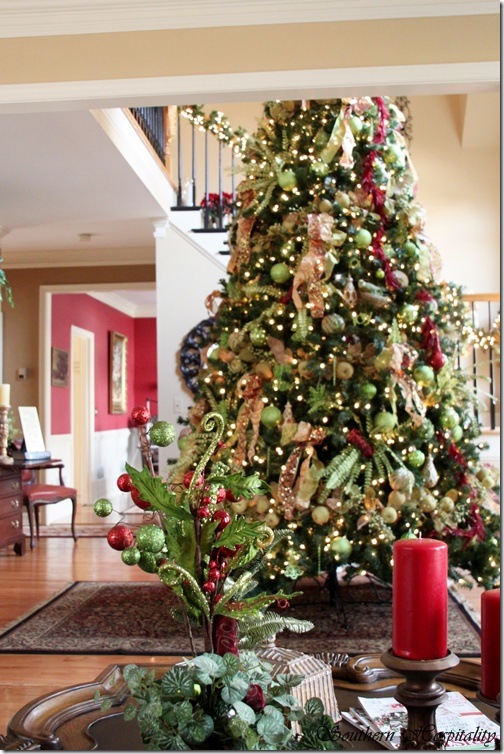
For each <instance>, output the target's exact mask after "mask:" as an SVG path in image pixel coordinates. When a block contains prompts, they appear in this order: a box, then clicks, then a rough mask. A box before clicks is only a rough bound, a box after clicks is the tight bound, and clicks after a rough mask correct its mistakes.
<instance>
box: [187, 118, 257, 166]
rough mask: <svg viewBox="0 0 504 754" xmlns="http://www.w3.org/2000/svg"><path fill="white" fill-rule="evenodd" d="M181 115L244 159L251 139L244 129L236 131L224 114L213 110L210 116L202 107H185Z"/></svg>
mask: <svg viewBox="0 0 504 754" xmlns="http://www.w3.org/2000/svg"><path fill="white" fill-rule="evenodd" d="M179 112H180V114H181V115H182V116H183V117H184V118H187V120H189V121H190V122H191V123H192V124H193V125H194V126H197V127H198V128H199V129H200V130H201V131H209V132H210V133H212V134H214V135H215V136H216V137H217V138H218V139H219V140H220V141H222V142H223V143H224V144H226V145H227V146H228V147H230V148H231V149H232V150H233V152H234V153H235V154H236V155H237V156H238V157H243V155H244V153H245V149H246V147H247V142H248V140H249V138H250V136H249V134H248V133H247V132H246V131H245V129H244V128H241V127H240V128H238V129H236V130H234V129H233V128H232V126H231V124H230V122H229V120H228V119H227V118H226V116H225V115H224V113H221V112H220V111H219V110H212V111H211V113H209V114H208V115H207V114H206V113H205V112H204V110H203V108H202V107H201V106H200V105H184V106H183V107H180V108H179Z"/></svg>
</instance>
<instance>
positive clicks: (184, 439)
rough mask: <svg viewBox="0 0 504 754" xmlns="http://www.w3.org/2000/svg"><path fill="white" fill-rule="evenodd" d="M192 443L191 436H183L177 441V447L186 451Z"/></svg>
mask: <svg viewBox="0 0 504 754" xmlns="http://www.w3.org/2000/svg"><path fill="white" fill-rule="evenodd" d="M190 442H191V440H190V439H189V435H182V436H181V437H179V439H178V440H177V447H178V449H179V450H185V449H186V448H187V446H188V445H189V444H190Z"/></svg>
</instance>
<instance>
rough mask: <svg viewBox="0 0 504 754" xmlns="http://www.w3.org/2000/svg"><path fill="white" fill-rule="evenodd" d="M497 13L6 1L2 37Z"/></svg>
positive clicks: (233, 1)
mask: <svg viewBox="0 0 504 754" xmlns="http://www.w3.org/2000/svg"><path fill="white" fill-rule="evenodd" d="M493 13H499V3H498V2H496V0H310V2H309V3H307V2H306V0H275V2H271V0H254V2H250V0H85V1H83V0H2V2H1V5H0V37H38V36H50V35H60V34H97V33H103V32H130V31H150V30H160V29H191V28H208V27H218V26H227V27H229V26H256V25H258V24H261V25H268V24H285V23H309V22H313V21H314V20H316V21H317V22H331V21H332V22H334V21H336V22H337V21H363V20H373V19H391V18H425V17H439V16H465V15H482V14H485V15H486V14H493Z"/></svg>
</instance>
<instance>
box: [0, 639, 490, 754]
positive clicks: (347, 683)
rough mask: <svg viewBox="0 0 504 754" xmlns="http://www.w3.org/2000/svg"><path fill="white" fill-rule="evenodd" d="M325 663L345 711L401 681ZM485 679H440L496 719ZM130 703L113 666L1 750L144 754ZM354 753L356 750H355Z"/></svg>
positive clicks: (375, 664) (52, 700) (461, 669)
mask: <svg viewBox="0 0 504 754" xmlns="http://www.w3.org/2000/svg"><path fill="white" fill-rule="evenodd" d="M321 656H322V655H321ZM322 658H323V659H324V657H323V656H322ZM325 659H326V661H328V662H329V663H330V665H331V667H332V671H333V678H334V686H335V692H336V698H337V700H338V705H339V708H340V710H346V709H348V708H349V707H351V706H355V705H356V704H357V697H358V696H370V697H372V696H391V695H393V693H394V688H395V686H396V684H397V683H398V681H399V679H398V678H397V676H395V675H394V674H393V672H392V671H390V670H389V669H387V668H385V667H384V666H383V665H382V664H381V662H380V655H359V656H357V657H352V658H350V657H349V656H348V655H345V654H340V655H334V654H333V655H330V656H329V655H328V656H326V657H325ZM55 661H57V658H55ZM166 669H167V668H163V667H162V666H160V667H158V668H157V669H156V671H157V672H158V674H159V675H162V674H163V673H164V672H165V670H166ZM480 675H481V674H480V666H479V665H478V664H476V663H473V662H470V661H468V660H461V661H460V664H459V665H457V667H455V668H452V669H451V670H448V671H447V672H446V673H444V674H443V675H441V676H440V679H441V681H442V682H443V684H444V685H445V687H446V689H447V690H448V691H453V690H455V691H461V692H462V693H463V694H464V695H465V696H467V697H468V698H470V700H471V702H473V703H474V704H475V705H476V706H478V707H479V708H480V709H481V710H482V711H483V712H484V713H485V714H486V715H487V716H488V717H489V718H490V719H491V720H494V719H495V713H496V709H495V708H493V707H490V706H488V705H486V704H485V703H483V702H482V701H480V700H479V699H477V698H475V694H476V691H477V688H478V684H479V681H480ZM401 680H403V679H401ZM96 691H99V693H100V695H101V696H108V697H110V699H111V701H112V705H113V706H112V708H111V709H109V710H107V711H106V712H104V711H102V710H101V708H100V703H99V702H95V701H94V695H95V692H96ZM127 699H128V690H127V687H126V684H125V682H124V679H123V677H122V673H121V667H120V666H119V665H109V666H108V667H106V668H105V669H104V670H103V672H102V673H100V675H99V676H98V677H97V678H96V679H95V680H94V681H92V682H90V683H85V684H80V685H76V686H70V687H68V688H65V689H61V690H59V691H55V692H54V693H52V694H48V695H46V696H43V697H40V698H38V699H35V700H34V701H33V702H31V703H29V704H27V705H25V706H24V707H23V708H22V709H21V710H19V712H17V713H16V714H15V715H14V716H13V718H12V719H11V721H10V723H9V726H8V730H7V734H6V735H5V736H0V748H2V749H3V750H5V751H7V750H41V749H60V750H61V749H63V750H65V751H86V750H93V749H94V750H98V751H141V750H143V749H144V746H143V744H142V741H141V738H140V734H139V732H138V728H137V726H136V723H135V721H132V722H129V723H127V722H124V720H123V717H122V710H123V709H124V706H125V703H126V701H127ZM340 730H341V731H342V733H344V732H350V731H352V730H354V731H355V730H356V729H355V728H353V726H352V725H350V724H349V723H346V722H345V721H341V724H340ZM343 746H345V743H344V742H343ZM348 748H352V747H351V745H348ZM354 748H355V747H354ZM383 748H384V747H382V746H381V745H380V744H379V743H377V742H376V741H372V740H369V739H366V740H363V741H359V750H361V749H362V750H380V749H383Z"/></svg>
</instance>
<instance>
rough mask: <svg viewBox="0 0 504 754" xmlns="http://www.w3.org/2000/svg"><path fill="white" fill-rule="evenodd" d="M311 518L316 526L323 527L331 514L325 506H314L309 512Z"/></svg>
mask: <svg viewBox="0 0 504 754" xmlns="http://www.w3.org/2000/svg"><path fill="white" fill-rule="evenodd" d="M311 517H312V520H313V521H314V522H315V523H316V524H318V525H319V526H323V524H327V522H328V521H329V519H330V517H331V513H330V511H329V508H327V507H326V506H325V505H316V506H315V508H313V510H312V512H311Z"/></svg>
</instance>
